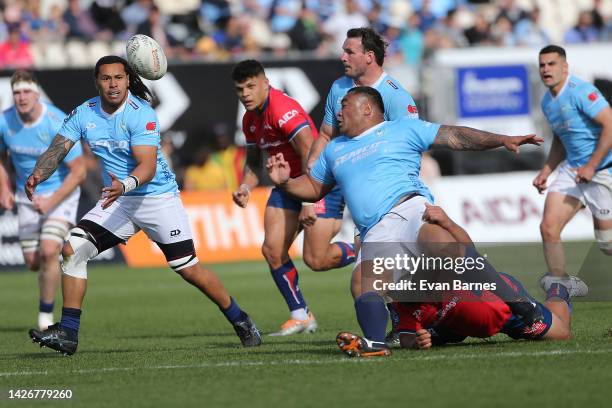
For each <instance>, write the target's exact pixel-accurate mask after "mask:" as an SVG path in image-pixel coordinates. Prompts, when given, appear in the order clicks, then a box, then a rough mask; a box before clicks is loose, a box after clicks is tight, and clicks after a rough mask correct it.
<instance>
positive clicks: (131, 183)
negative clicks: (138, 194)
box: [121, 174, 140, 194]
mask: <svg viewBox="0 0 612 408" xmlns="http://www.w3.org/2000/svg"><path fill="white" fill-rule="evenodd" d="M121 184H122V185H123V194H125V193H129V192H130V191H132V190H134V189H135V188H138V186H139V185H140V180H138V177H136V176H132V175H131V174H130V175H129V176H127V177H126V178H124V179H123V180H121Z"/></svg>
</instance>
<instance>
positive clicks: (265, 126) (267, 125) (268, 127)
mask: <svg viewBox="0 0 612 408" xmlns="http://www.w3.org/2000/svg"><path fill="white" fill-rule="evenodd" d="M264 130H272V126H270V125H269V124H267V123H264Z"/></svg>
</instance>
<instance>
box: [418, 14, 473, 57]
mask: <svg viewBox="0 0 612 408" xmlns="http://www.w3.org/2000/svg"><path fill="white" fill-rule="evenodd" d="M425 44H426V47H427V48H430V49H436V48H455V47H466V46H467V45H468V41H467V39H466V38H465V36H464V35H463V28H462V27H461V25H460V24H459V21H458V19H457V9H452V10H449V11H448V14H447V15H446V17H445V18H443V19H442V20H440V21H438V23H436V25H435V26H434V27H433V28H431V29H430V30H428V31H427V33H426V39H425Z"/></svg>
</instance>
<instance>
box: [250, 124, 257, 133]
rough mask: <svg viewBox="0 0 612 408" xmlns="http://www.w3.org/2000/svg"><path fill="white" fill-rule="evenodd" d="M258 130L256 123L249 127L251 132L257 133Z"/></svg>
mask: <svg viewBox="0 0 612 408" xmlns="http://www.w3.org/2000/svg"><path fill="white" fill-rule="evenodd" d="M256 130H257V126H255V125H251V126H250V127H249V132H251V133H255V131H256Z"/></svg>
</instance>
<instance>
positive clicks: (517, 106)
mask: <svg viewBox="0 0 612 408" xmlns="http://www.w3.org/2000/svg"><path fill="white" fill-rule="evenodd" d="M457 96H458V99H459V100H458V103H457V116H458V117H459V118H473V117H489V116H511V115H526V114H528V113H529V82H528V78H527V67H526V66H524V65H504V66H488V67H464V68H457Z"/></svg>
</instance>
